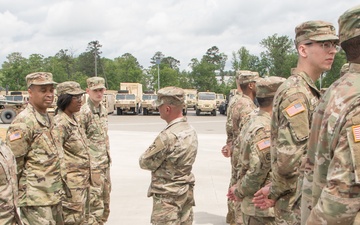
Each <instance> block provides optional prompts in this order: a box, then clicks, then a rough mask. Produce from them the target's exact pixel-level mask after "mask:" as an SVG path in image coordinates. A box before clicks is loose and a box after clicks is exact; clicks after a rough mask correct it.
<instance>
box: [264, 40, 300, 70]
mask: <svg viewBox="0 0 360 225" xmlns="http://www.w3.org/2000/svg"><path fill="white" fill-rule="evenodd" d="M260 45H261V46H263V47H264V48H265V49H266V50H265V51H264V52H262V53H261V54H260V56H261V58H262V60H261V64H262V67H263V68H264V67H265V68H267V69H268V72H269V74H270V75H276V76H280V77H288V76H289V74H290V72H289V71H290V69H291V68H292V67H295V66H296V61H293V60H294V57H289V56H290V55H292V54H294V53H295V50H294V48H293V43H292V41H291V39H289V37H288V36H280V37H278V36H277V34H274V35H272V36H270V37H267V38H265V39H263V40H261V42H260Z"/></svg>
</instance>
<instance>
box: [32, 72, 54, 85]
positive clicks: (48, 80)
mask: <svg viewBox="0 0 360 225" xmlns="http://www.w3.org/2000/svg"><path fill="white" fill-rule="evenodd" d="M25 79H26V84H27V87H30V85H32V84H33V85H47V84H57V83H56V82H54V81H53V75H52V74H51V73H47V72H35V73H30V74H28V75H26V78H25Z"/></svg>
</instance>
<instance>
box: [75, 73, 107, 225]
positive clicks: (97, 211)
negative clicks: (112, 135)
mask: <svg viewBox="0 0 360 225" xmlns="http://www.w3.org/2000/svg"><path fill="white" fill-rule="evenodd" d="M87 85H88V88H87V89H86V93H87V94H88V95H89V98H88V100H87V102H86V103H85V104H84V105H83V106H82V107H81V110H80V112H79V114H78V116H79V121H80V124H81V127H82V128H83V129H84V130H85V134H86V136H87V138H88V139H89V146H90V147H89V151H90V162H91V186H90V198H89V201H90V203H89V209H88V211H90V215H89V224H96V223H98V224H104V223H105V222H106V221H107V219H108V217H109V214H110V192H111V180H110V163H111V158H110V145H109V136H108V117H107V116H108V112H107V110H106V108H105V107H104V106H103V105H102V104H101V101H102V98H103V96H104V93H105V90H106V88H105V80H104V78H102V77H90V78H88V79H87Z"/></svg>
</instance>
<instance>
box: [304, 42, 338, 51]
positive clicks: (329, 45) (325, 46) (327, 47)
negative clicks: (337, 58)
mask: <svg viewBox="0 0 360 225" xmlns="http://www.w3.org/2000/svg"><path fill="white" fill-rule="evenodd" d="M314 43H318V44H320V46H321V47H322V48H323V50H324V51H330V50H331V49H332V48H335V50H336V52H339V51H340V50H341V47H340V46H339V44H338V43H335V42H331V41H318V42H307V43H304V45H312V44H314Z"/></svg>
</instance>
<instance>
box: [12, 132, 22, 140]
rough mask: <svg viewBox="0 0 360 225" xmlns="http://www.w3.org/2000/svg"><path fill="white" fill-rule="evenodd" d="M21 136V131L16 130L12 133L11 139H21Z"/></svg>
mask: <svg viewBox="0 0 360 225" xmlns="http://www.w3.org/2000/svg"><path fill="white" fill-rule="evenodd" d="M21 137H22V135H21V132H20V131H15V132H13V133H11V134H10V136H9V140H10V141H15V140H18V139H20V138H21Z"/></svg>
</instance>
